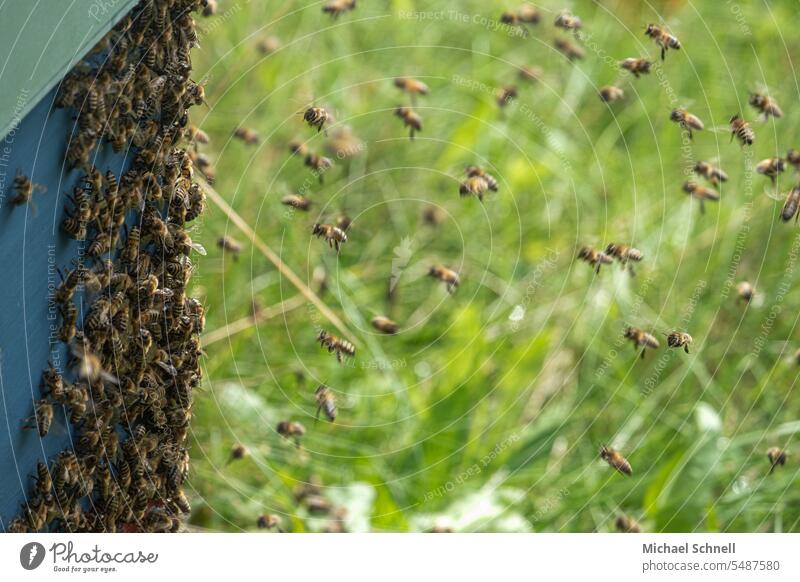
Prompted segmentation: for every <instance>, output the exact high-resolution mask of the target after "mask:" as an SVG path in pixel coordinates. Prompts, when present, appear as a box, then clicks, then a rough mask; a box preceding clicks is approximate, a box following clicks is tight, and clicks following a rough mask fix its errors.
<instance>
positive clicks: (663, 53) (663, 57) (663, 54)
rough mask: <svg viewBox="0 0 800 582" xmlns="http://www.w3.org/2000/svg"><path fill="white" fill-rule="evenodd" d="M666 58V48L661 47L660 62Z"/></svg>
mask: <svg viewBox="0 0 800 582" xmlns="http://www.w3.org/2000/svg"><path fill="white" fill-rule="evenodd" d="M666 58H667V47H663V46H662V47H661V60H662V61H663V60H665V59H666Z"/></svg>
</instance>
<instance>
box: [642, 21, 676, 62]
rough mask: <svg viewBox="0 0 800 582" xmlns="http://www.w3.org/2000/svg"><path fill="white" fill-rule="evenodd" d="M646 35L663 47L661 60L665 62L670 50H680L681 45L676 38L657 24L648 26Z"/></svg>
mask: <svg viewBox="0 0 800 582" xmlns="http://www.w3.org/2000/svg"><path fill="white" fill-rule="evenodd" d="M644 33H645V35H647V36H649V37H650V38H652V39H653V40H654V41H655V43H656V44H657V45H658V46H660V47H661V60H662V61H663V60H664V59H665V58H667V50H668V49H675V50H680V48H681V43H680V42H679V41H678V39H677V38H676V37H674V36H673V35H671V34H670V33H668V32H667V31H666V30H664V29H663V28H660V27H658V26H656V25H655V24H648V25H647V29H646V30H645V31H644Z"/></svg>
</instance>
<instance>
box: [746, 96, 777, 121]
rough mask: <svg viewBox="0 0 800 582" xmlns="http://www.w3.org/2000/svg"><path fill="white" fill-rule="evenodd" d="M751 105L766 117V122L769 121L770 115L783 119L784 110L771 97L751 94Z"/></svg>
mask: <svg viewBox="0 0 800 582" xmlns="http://www.w3.org/2000/svg"><path fill="white" fill-rule="evenodd" d="M750 105H752V106H753V109H755V110H756V111H758V112H759V113H761V114H762V115H763V116H764V120H767V119H769V116H770V115H772V116H773V117H783V110H782V109H781V108H780V106H779V105H778V102H777V101H775V99H773V98H772V97H770V96H769V95H761V94H760V93H750Z"/></svg>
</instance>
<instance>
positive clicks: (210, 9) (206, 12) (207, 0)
mask: <svg viewBox="0 0 800 582" xmlns="http://www.w3.org/2000/svg"><path fill="white" fill-rule="evenodd" d="M216 13H217V0H203V12H202V14H203V16H205V17H206V18H207V17H209V16H214V15H215V14H216Z"/></svg>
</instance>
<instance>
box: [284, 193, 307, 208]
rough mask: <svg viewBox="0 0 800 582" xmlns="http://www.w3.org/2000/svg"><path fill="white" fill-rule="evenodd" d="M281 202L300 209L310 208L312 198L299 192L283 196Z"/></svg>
mask: <svg viewBox="0 0 800 582" xmlns="http://www.w3.org/2000/svg"><path fill="white" fill-rule="evenodd" d="M281 204H284V205H286V206H291V207H292V208H297V209H298V210H308V209H309V208H311V200H309V199H308V198H306V197H305V196H301V195H299V194H287V195H286V196H284V197H283V198H281Z"/></svg>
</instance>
